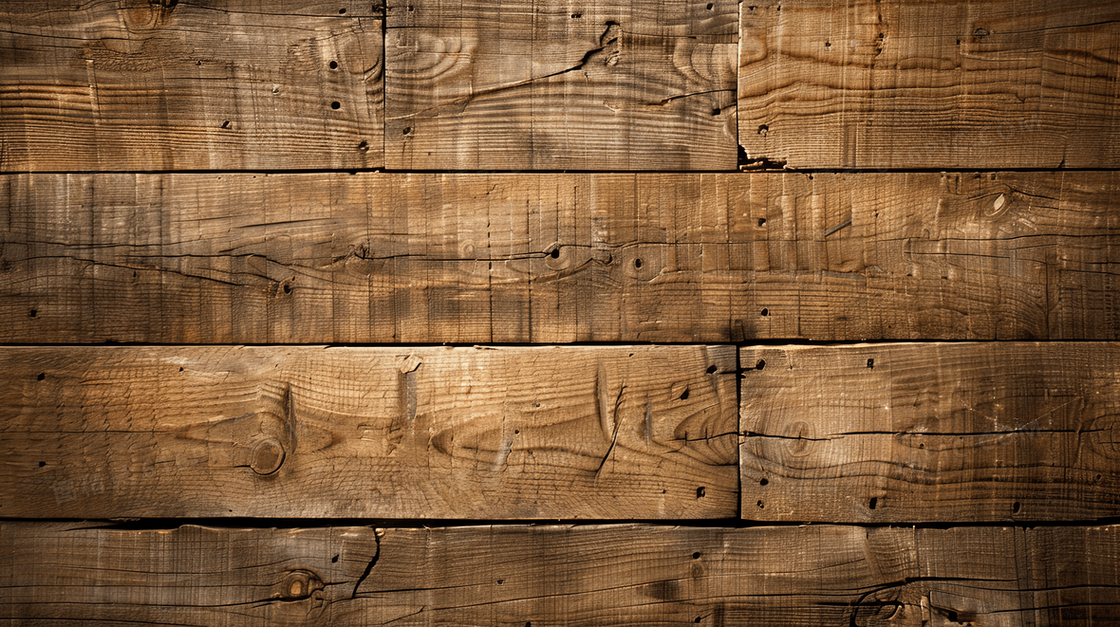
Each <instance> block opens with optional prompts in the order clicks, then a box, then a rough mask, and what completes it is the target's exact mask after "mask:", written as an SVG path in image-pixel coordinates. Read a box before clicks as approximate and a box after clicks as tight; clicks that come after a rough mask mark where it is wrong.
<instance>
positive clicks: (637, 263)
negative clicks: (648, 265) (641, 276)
mask: <svg viewBox="0 0 1120 627" xmlns="http://www.w3.org/2000/svg"><path fill="white" fill-rule="evenodd" d="M634 267H635V268H641V267H642V260H641V259H635V260H634Z"/></svg>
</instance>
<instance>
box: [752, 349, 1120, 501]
mask: <svg viewBox="0 0 1120 627" xmlns="http://www.w3.org/2000/svg"><path fill="white" fill-rule="evenodd" d="M742 366H743V367H744V369H745V370H744V372H743V381H742V417H741V428H742V430H743V432H744V433H745V437H744V439H743V442H742V445H741V446H740V459H741V463H742V469H743V475H742V490H743V510H742V511H743V516H744V517H745V518H748V519H756V520H774V521H830V522H845V521H847V522H876V523H879V522H903V521H912V522H957V523H961V522H976V521H1004V520H1007V521H1011V520H1018V521H1028V520H1091V519H1095V518H1102V517H1114V516H1120V476H1118V475H1117V472H1116V469H1117V467H1118V460H1120V447H1118V446H1117V442H1118V440H1120V437H1118V436H1120V345H1118V344H1115V343H1064V342H1048V343H1007V342H1001V343H979V344H973V343H961V344H880V345H853V346H843V347H775V348H762V349H746V350H744V351H743V353H742Z"/></svg>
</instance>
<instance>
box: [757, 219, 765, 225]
mask: <svg viewBox="0 0 1120 627" xmlns="http://www.w3.org/2000/svg"><path fill="white" fill-rule="evenodd" d="M763 224H766V218H759V219H758V226H762V225H763Z"/></svg>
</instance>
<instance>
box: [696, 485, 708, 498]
mask: <svg viewBox="0 0 1120 627" xmlns="http://www.w3.org/2000/svg"><path fill="white" fill-rule="evenodd" d="M704 492H706V489H705V488H704V486H700V487H699V488H696V498H698V499H702V498H704Z"/></svg>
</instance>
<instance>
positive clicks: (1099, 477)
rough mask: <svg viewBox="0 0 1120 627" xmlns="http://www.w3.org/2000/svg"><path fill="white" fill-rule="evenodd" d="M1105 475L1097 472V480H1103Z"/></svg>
mask: <svg viewBox="0 0 1120 627" xmlns="http://www.w3.org/2000/svg"><path fill="white" fill-rule="evenodd" d="M1103 476H1104V475H1102V474H1100V473H1097V481H1100V480H1101V477H1103Z"/></svg>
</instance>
